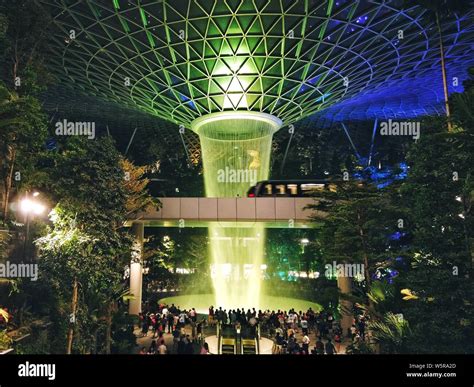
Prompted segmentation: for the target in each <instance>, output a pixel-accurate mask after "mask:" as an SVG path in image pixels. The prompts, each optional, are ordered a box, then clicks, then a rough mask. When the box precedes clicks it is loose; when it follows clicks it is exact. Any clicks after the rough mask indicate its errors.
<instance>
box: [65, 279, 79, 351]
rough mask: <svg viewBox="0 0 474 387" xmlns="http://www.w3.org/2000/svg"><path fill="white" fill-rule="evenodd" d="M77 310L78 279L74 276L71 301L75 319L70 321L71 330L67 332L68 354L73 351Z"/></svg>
mask: <svg viewBox="0 0 474 387" xmlns="http://www.w3.org/2000/svg"><path fill="white" fill-rule="evenodd" d="M76 310H77V279H76V278H74V282H73V286H72V301H71V316H72V317H73V321H72V322H71V321H70V322H69V331H68V333H67V350H66V354H68V355H70V354H71V353H72V340H73V337H74V325H75V324H76Z"/></svg>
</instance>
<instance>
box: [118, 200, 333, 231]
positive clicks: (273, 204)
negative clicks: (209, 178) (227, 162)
mask: <svg viewBox="0 0 474 387" xmlns="http://www.w3.org/2000/svg"><path fill="white" fill-rule="evenodd" d="M159 200H160V202H161V207H160V208H157V209H156V210H150V211H147V212H142V213H139V214H137V216H136V217H135V218H133V219H130V220H129V221H128V222H127V223H128V224H127V225H128V226H130V225H131V224H132V223H134V222H141V223H144V226H145V227H182V228H184V227H209V226H210V225H212V224H217V225H219V226H221V227H254V226H255V224H256V223H259V224H263V225H264V226H265V227H266V228H314V227H317V226H318V222H315V221H314V220H312V219H311V217H312V216H315V217H318V218H323V217H324V216H325V215H326V214H325V213H324V212H321V211H315V210H312V209H309V208H307V206H308V205H310V204H314V203H315V200H314V199H313V198H297V197H284V198H273V197H272V198H189V197H182V198H160V199H159Z"/></svg>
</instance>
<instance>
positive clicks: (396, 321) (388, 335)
mask: <svg viewBox="0 0 474 387" xmlns="http://www.w3.org/2000/svg"><path fill="white" fill-rule="evenodd" d="M368 327H369V330H370V334H371V337H372V340H373V341H374V342H375V343H377V344H379V345H380V346H381V349H382V352H383V353H406V352H407V349H408V348H407V343H408V342H409V341H410V337H411V335H412V333H411V329H410V326H409V324H408V321H406V320H404V319H403V317H401V316H397V315H395V314H393V313H392V312H388V313H386V314H385V316H384V318H383V320H376V321H371V322H369V326H368Z"/></svg>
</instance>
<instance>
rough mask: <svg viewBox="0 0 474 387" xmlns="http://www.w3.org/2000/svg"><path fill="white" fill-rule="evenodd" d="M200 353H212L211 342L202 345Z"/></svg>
mask: <svg viewBox="0 0 474 387" xmlns="http://www.w3.org/2000/svg"><path fill="white" fill-rule="evenodd" d="M199 354H200V355H210V352H209V344H207V343H204V344H203V346H202V347H201V352H200V353H199Z"/></svg>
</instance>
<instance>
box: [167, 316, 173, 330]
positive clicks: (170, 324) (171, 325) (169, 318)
mask: <svg viewBox="0 0 474 387" xmlns="http://www.w3.org/2000/svg"><path fill="white" fill-rule="evenodd" d="M166 318H167V320H168V333H171V332H173V323H174V316H173V313H171V312H168V315H167V316H166Z"/></svg>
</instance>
